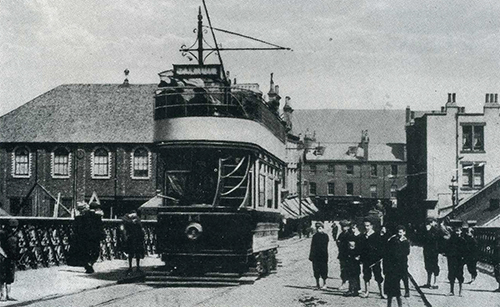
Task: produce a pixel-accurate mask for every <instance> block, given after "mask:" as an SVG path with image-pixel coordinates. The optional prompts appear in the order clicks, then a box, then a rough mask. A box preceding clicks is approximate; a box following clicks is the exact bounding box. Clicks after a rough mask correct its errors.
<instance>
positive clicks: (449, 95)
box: [446, 93, 451, 103]
mask: <svg viewBox="0 0 500 307" xmlns="http://www.w3.org/2000/svg"><path fill="white" fill-rule="evenodd" d="M450 102H451V93H448V101H447V102H446V103H450Z"/></svg>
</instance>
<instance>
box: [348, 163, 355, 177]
mask: <svg viewBox="0 0 500 307" xmlns="http://www.w3.org/2000/svg"><path fill="white" fill-rule="evenodd" d="M346 173H347V174H348V175H352V174H354V165H352V164H347V165H346Z"/></svg>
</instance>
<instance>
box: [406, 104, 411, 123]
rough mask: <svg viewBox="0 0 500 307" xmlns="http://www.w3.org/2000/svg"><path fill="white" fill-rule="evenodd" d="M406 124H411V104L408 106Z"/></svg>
mask: <svg viewBox="0 0 500 307" xmlns="http://www.w3.org/2000/svg"><path fill="white" fill-rule="evenodd" d="M405 115H406V120H405V121H406V125H409V124H410V116H411V110H410V106H406V113H405Z"/></svg>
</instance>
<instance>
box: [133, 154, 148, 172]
mask: <svg viewBox="0 0 500 307" xmlns="http://www.w3.org/2000/svg"><path fill="white" fill-rule="evenodd" d="M132 178H134V179H140V178H149V151H148V150H147V149H146V148H137V149H136V150H134V152H133V154H132Z"/></svg>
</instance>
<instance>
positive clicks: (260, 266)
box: [255, 252, 266, 276]
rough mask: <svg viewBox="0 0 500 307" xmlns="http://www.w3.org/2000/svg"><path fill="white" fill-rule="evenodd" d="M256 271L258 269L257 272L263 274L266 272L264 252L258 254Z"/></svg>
mask: <svg viewBox="0 0 500 307" xmlns="http://www.w3.org/2000/svg"><path fill="white" fill-rule="evenodd" d="M255 271H257V273H259V275H261V276H262V275H264V274H265V271H266V268H265V263H264V254H263V253H262V252H260V253H259V254H257V256H256V257H255Z"/></svg>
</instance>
